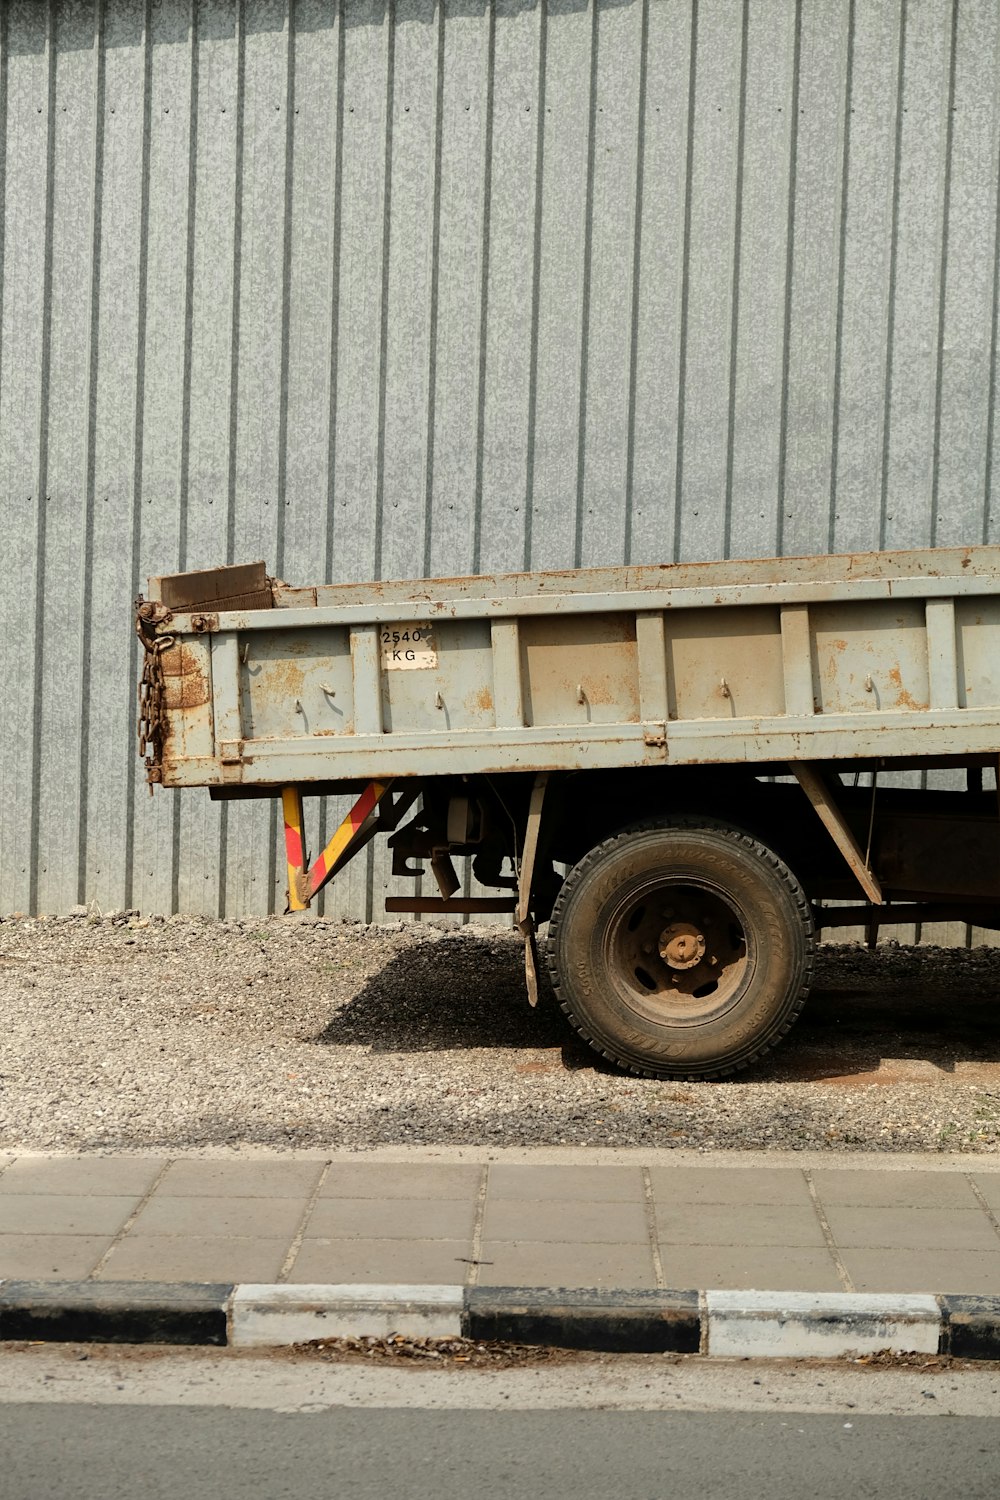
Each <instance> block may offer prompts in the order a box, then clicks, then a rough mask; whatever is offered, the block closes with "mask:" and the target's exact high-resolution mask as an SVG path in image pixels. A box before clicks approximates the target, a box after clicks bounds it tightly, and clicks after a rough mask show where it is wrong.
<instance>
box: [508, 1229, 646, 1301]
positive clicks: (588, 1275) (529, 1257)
mask: <svg viewBox="0 0 1000 1500" xmlns="http://www.w3.org/2000/svg"><path fill="white" fill-rule="evenodd" d="M479 1280H480V1283H481V1284H482V1285H483V1286H487V1285H488V1286H518V1287H532V1286H555V1287H561V1286H566V1287H575V1286H587V1287H622V1288H625V1289H632V1288H638V1287H654V1286H655V1285H656V1276H655V1273H654V1271H653V1261H652V1257H651V1255H650V1253H649V1249H648V1247H647V1246H646V1245H610V1244H604V1245H598V1244H581V1243H579V1242H578V1241H575V1240H574V1241H566V1242H563V1243H560V1242H559V1241H555V1240H550V1241H547V1242H545V1241H539V1240H536V1241H530V1242H529V1241H519V1242H516V1243H511V1242H510V1241H498V1240H492V1241H487V1243H486V1244H485V1245H484V1246H483V1254H482V1261H481V1264H480V1270H479Z"/></svg>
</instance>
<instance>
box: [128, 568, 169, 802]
mask: <svg viewBox="0 0 1000 1500" xmlns="http://www.w3.org/2000/svg"><path fill="white" fill-rule="evenodd" d="M153 624H155V621H154V618H153V617H152V611H151V609H150V606H149V605H148V604H145V603H144V601H143V599H142V596H141V595H140V597H139V598H138V599H137V601H136V614H135V633H136V635H137V636H138V637H139V640H140V642H141V643H142V649H143V652H144V661H143V664H142V677H141V678H140V680H139V721H138V724H137V726H136V728H137V734H138V739H139V754H140V755H141V756H143V757H144V763H145V767H146V780H147V781H148V782H149V794H150V796H152V794H153V787H154V785H155V784H156V782H158V781H159V780H160V779H161V774H162V756H163V740H164V735H165V729H166V717H165V714H164V711H163V690H164V680H163V660H162V657H163V653H164V651H167V650H169V648H170V647H171V646H172V645H173V644H174V637H173V636H172V635H161V636H157V635H153V634H151V633H150V631H149V630H148V629H147V626H149V625H153ZM147 752H148V753H147Z"/></svg>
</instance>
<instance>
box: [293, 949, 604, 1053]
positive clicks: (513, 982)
mask: <svg viewBox="0 0 1000 1500" xmlns="http://www.w3.org/2000/svg"><path fill="white" fill-rule="evenodd" d="M316 1041H317V1042H320V1043H325V1044H327V1045H336V1046H354V1047H358V1046H360V1047H370V1048H371V1050H372V1051H373V1052H440V1051H455V1050H459V1049H464V1048H469V1047H472V1048H475V1047H505V1048H520V1049H523V1050H524V1051H525V1053H526V1054H529V1055H528V1056H526V1058H525V1060H524V1062H523V1063H521V1064H519V1066H520V1067H521V1068H522V1069H523V1070H524V1071H525V1072H536V1071H537V1072H544V1071H548V1070H550V1069H552V1068H570V1069H576V1068H581V1067H587V1068H591V1067H595V1066H596V1067H598V1068H599V1070H600V1071H605V1070H607V1071H614V1070H613V1069H610V1068H609V1066H608V1065H607V1064H605V1063H604V1061H603V1059H601V1058H599V1057H598V1056H597V1055H596V1053H593V1052H592V1051H591V1050H590V1048H589V1047H588V1046H587V1045H586V1044H585V1043H584V1042H581V1041H580V1040H579V1039H578V1038H577V1037H576V1036H575V1035H574V1034H573V1032H572V1031H571V1030H570V1028H569V1026H568V1025H567V1024H566V1022H565V1020H564V1019H563V1016H562V1014H561V1012H560V1010H559V1007H558V1005H557V1003H556V999H555V996H554V994H553V993H552V989H551V986H550V985H549V983H548V981H547V979H546V978H545V977H544V975H543V976H542V982H541V994H540V997H539V1002H538V1006H537V1008H536V1009H535V1010H532V1009H531V1007H530V1006H529V1004H528V998H527V992H526V990H525V983H524V959H523V956H522V951H521V946H520V944H519V943H512V942H509V941H508V942H491V941H490V940H489V939H483V938H465V937H462V936H460V935H459V934H456V935H454V936H449V937H447V938H445V939H442V940H441V941H440V942H436V943H427V944H421V945H419V946H417V947H414V948H411V949H409V950H408V951H407V952H406V953H402V954H400V955H399V956H398V957H396V958H394V959H392V960H391V961H390V962H389V963H387V964H386V965H385V967H384V968H383V969H381V970H380V972H379V973H378V974H377V975H375V976H374V977H373V978H371V979H369V980H368V981H367V982H366V983H365V985H364V986H363V988H362V989H361V990H360V991H359V992H358V994H357V995H356V996H355V997H354V998H353V999H352V1000H350V1001H348V1003H347V1004H346V1005H345V1006H344V1007H343V1008H342V1009H340V1010H339V1011H338V1012H337V1014H336V1015H335V1016H333V1017H332V1018H331V1019H330V1021H329V1023H328V1024H327V1025H326V1026H325V1027H324V1028H323V1030H322V1031H321V1032H320V1033H319V1035H318V1036H317V1037H316ZM554 1051H555V1053H556V1055H555V1056H553V1055H552V1054H553V1052H554ZM539 1052H544V1053H546V1054H548V1055H546V1056H531V1055H530V1054H532V1053H539Z"/></svg>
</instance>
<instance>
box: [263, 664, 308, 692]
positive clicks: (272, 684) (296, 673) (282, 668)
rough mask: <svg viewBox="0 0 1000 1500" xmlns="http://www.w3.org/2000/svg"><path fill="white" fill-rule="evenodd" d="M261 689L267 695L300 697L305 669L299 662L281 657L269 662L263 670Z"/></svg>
mask: <svg viewBox="0 0 1000 1500" xmlns="http://www.w3.org/2000/svg"><path fill="white" fill-rule="evenodd" d="M261 675H262V678H263V681H262V682H261V684H260V689H261V690H262V691H263V693H264V694H266V696H267V697H271V696H272V695H274V696H275V697H276V698H281V697H282V696H284V697H286V698H299V697H301V696H302V689H303V686H304V684H305V671H304V670H303V668H302V667H300V666H299V665H298V663H297V662H294V661H288V660H287V659H286V658H281V659H279V660H276V661H271V662H268V663H267V665H266V666H265V668H264V671H263V672H262V674H261Z"/></svg>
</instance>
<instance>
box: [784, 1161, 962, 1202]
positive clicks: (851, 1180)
mask: <svg viewBox="0 0 1000 1500" xmlns="http://www.w3.org/2000/svg"><path fill="white" fill-rule="evenodd" d="M812 1179H813V1184H814V1186H815V1188H816V1191H817V1193H818V1194H819V1197H820V1200H821V1202H822V1204H823V1206H824V1208H826V1207H828V1206H829V1207H832V1206H833V1205H835V1204H843V1205H846V1206H848V1207H859V1208H864V1207H873V1206H874V1207H880V1208H975V1207H976V1206H977V1204H976V1197H975V1194H974V1193H973V1191H972V1189H971V1188H970V1186H969V1184H968V1181H967V1180H966V1177H965V1174H964V1173H962V1172H879V1171H875V1172H864V1171H861V1172H852V1171H850V1170H849V1169H842V1170H840V1171H838V1170H837V1169H836V1168H832V1169H831V1168H826V1167H820V1168H817V1170H816V1171H814V1172H813V1174H812Z"/></svg>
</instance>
